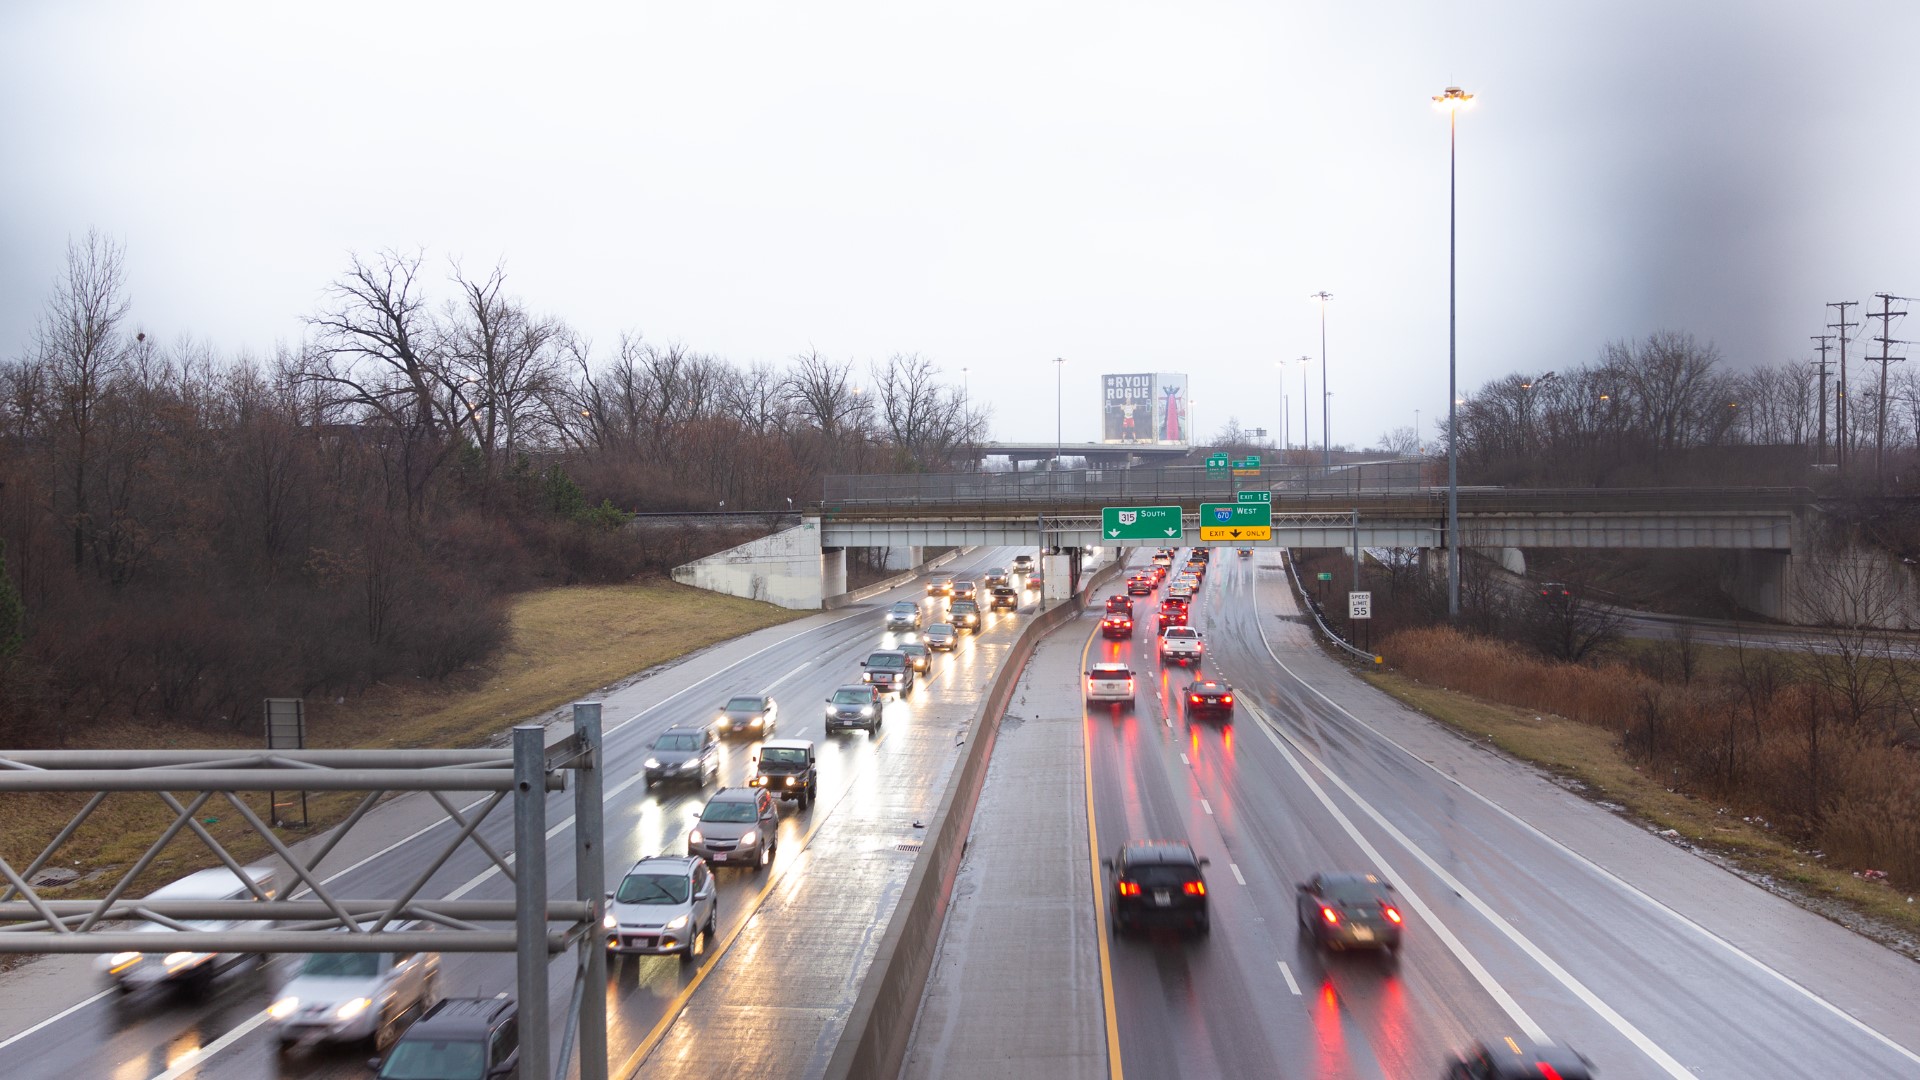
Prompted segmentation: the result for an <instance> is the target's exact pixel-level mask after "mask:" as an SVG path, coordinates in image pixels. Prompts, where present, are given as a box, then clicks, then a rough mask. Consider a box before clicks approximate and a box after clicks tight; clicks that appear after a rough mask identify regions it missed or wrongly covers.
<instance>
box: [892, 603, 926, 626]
mask: <svg viewBox="0 0 1920 1080" xmlns="http://www.w3.org/2000/svg"><path fill="white" fill-rule="evenodd" d="M887 629H888V630H918V629H920V605H919V604H916V603H914V602H913V601H911V600H902V601H900V602H899V603H897V604H895V605H893V606H892V607H890V608H888V609H887Z"/></svg>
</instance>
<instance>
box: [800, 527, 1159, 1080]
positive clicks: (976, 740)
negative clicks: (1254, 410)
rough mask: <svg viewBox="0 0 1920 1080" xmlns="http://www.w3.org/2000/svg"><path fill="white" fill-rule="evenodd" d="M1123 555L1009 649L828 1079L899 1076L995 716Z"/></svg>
mask: <svg viewBox="0 0 1920 1080" xmlns="http://www.w3.org/2000/svg"><path fill="white" fill-rule="evenodd" d="M1126 554H1127V553H1126V552H1125V551H1122V552H1120V553H1119V557H1118V558H1117V559H1115V560H1114V561H1113V562H1112V563H1109V564H1108V565H1106V566H1104V567H1102V568H1100V569H1099V570H1096V571H1094V572H1093V573H1092V574H1091V575H1089V576H1088V578H1087V579H1086V581H1085V583H1084V584H1083V585H1082V587H1081V590H1080V593H1079V595H1077V596H1076V597H1074V599H1072V600H1070V601H1068V602H1066V603H1063V604H1059V605H1057V606H1055V607H1053V608H1051V609H1049V610H1047V611H1045V612H1043V613H1041V614H1040V615H1039V616H1038V617H1036V618H1035V619H1034V620H1033V621H1032V622H1031V623H1030V624H1029V625H1028V627H1027V630H1026V632H1025V633H1023V634H1021V635H1020V638H1019V640H1017V641H1015V642H1014V644H1013V649H1012V651H1011V652H1010V653H1009V654H1008V656H1007V659H1006V662H1005V663H1003V664H1002V665H1001V666H1000V671H999V674H998V675H997V676H995V678H994V680H993V685H992V686H991V687H990V688H989V689H988V691H987V696H986V700H985V702H984V703H983V704H982V706H981V709H980V712H979V713H977V714H976V715H975V716H974V718H973V720H972V722H971V723H970V724H968V726H967V745H966V751H965V756H964V758H963V759H962V760H961V762H960V767H959V768H957V769H955V770H954V771H953V773H952V775H951V776H950V777H949V779H948V781H947V790H946V791H945V793H944V794H942V795H941V797H940V804H939V808H938V810H936V811H935V813H934V817H933V820H932V821H931V822H930V823H929V824H928V828H927V841H926V845H925V847H923V848H922V849H921V852H920V859H919V861H918V862H917V863H916V864H915V865H914V868H913V872H912V873H911V874H909V875H908V877H907V882H906V885H905V886H904V887H903V888H902V890H901V894H900V901H899V903H898V905H896V906H895V908H894V911H893V918H892V919H891V920H889V922H888V924H887V929H886V933H885V934H883V935H882V936H881V938H880V946H879V948H878V949H877V950H876V951H875V953H874V957H873V964H872V965H871V966H870V967H869V968H868V969H867V978H866V982H865V983H864V984H863V985H862V986H861V988H860V995H859V997H857V998H855V999H854V1003H853V1009H852V1011H851V1012H849V1013H848V1015H847V1026H846V1028H845V1030H843V1031H842V1032H841V1034H840V1041H839V1043H838V1044H837V1045H836V1046H835V1047H834V1051H833V1057H832V1058H830V1059H829V1060H828V1062H827V1070H826V1073H825V1076H826V1078H827V1080H855V1078H858V1080H883V1078H884V1080H891V1078H893V1077H896V1076H898V1075H899V1073H900V1068H901V1065H902V1063H903V1062H904V1061H905V1060H906V1054H907V1046H908V1043H909V1041H910V1040H911V1038H912V1035H913V1021H914V1016H915V1014H916V1013H917V1012H918V1011H919V1009H920V998H921V995H922V993H923V992H924V991H925V990H926V985H927V977H928V975H929V974H930V973H931V972H932V970H933V961H934V956H935V954H936V953H938V951H939V948H940V928H941V924H942V923H943V922H944V921H945V919H946V914H947V905H948V903H949V901H950V900H951V899H952V896H953V882H954V878H955V877H956V876H957V875H958V874H959V872H960V856H961V854H962V853H963V851H964V850H965V847H966V841H967V836H968V834H969V833H970V831H971V829H972V826H973V810H974V806H975V804H976V803H977V802H978V801H979V798H980V789H981V788H982V787H983V786H984V785H985V783H986V778H987V762H988V759H989V758H991V757H992V756H993V744H994V742H995V740H996V739H997V738H998V736H999V731H1000V717H1001V714H1002V713H1004V712H1005V711H1006V707H1007V703H1008V701H1009V700H1010V699H1011V698H1012V696H1013V691H1014V688H1015V687H1016V686H1018V685H1019V682H1020V673H1021V671H1022V670H1024V669H1025V668H1026V665H1027V660H1028V658H1030V657H1031V656H1032V655H1033V650H1034V648H1035V646H1036V645H1037V644H1038V643H1039V641H1040V639H1041V638H1044V637H1045V636H1046V635H1047V634H1049V633H1051V632H1052V631H1053V630H1055V629H1057V628H1059V627H1060V626H1061V625H1063V624H1064V623H1066V622H1067V621H1069V620H1071V619H1073V618H1074V617H1075V616H1077V615H1078V614H1079V613H1080V612H1081V611H1083V610H1084V609H1085V608H1086V605H1087V598H1088V597H1090V596H1092V595H1093V594H1094V592H1096V591H1097V590H1098V589H1099V588H1100V587H1101V586H1102V585H1104V584H1106V583H1107V582H1108V581H1111V580H1112V579H1113V578H1114V577H1115V576H1116V575H1117V574H1118V573H1119V572H1120V569H1121V567H1123V566H1125V565H1126V561H1127V560H1126Z"/></svg>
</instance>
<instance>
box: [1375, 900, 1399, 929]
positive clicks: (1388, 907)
mask: <svg viewBox="0 0 1920 1080" xmlns="http://www.w3.org/2000/svg"><path fill="white" fill-rule="evenodd" d="M1380 910H1381V911H1382V912H1385V913H1386V916H1387V921H1388V922H1390V923H1392V924H1393V925H1395V926H1399V925H1400V909H1399V908H1396V907H1394V906H1393V905H1392V904H1381V905H1380Z"/></svg>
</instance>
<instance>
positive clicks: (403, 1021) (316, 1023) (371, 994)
mask: <svg viewBox="0 0 1920 1080" xmlns="http://www.w3.org/2000/svg"><path fill="white" fill-rule="evenodd" d="M365 925H366V927H367V929H372V928H373V924H372V923H367V924H365ZM393 929H396V930H426V929H429V927H428V926H427V925H426V924H424V923H407V924H404V925H395V926H394V927H393ZM438 1000H440V954H439V953H391V952H341V953H335V952H326V953H312V954H310V955H308V956H306V957H303V958H302V959H301V961H300V969H299V970H298V971H296V972H295V973H294V976H293V978H292V979H290V980H289V981H288V982H287V985H285V986H283V987H281V988H280V993H279V995H278V996H277V997H275V998H274V1002H273V1004H272V1005H271V1006H270V1007H268V1009H267V1025H268V1027H269V1029H270V1030H271V1031H272V1032H273V1035H274V1038H275V1039H276V1040H277V1041H278V1042H279V1043H280V1046H281V1048H282V1049H285V1048H286V1047H289V1046H292V1045H294V1044H296V1043H308V1044H311V1043H317V1042H362V1041H369V1042H372V1043H373V1046H374V1049H375V1050H380V1051H384V1050H385V1049H386V1048H387V1047H389V1046H392V1045H393V1043H394V1041H395V1040H396V1039H398V1038H399V1037H400V1034H401V1033H402V1032H404V1031H405V1030H406V1029H407V1026H408V1025H409V1024H411V1023H412V1022H413V1021H414V1020H416V1019H418V1018H419V1017H420V1016H422V1015H424V1014H425V1013H426V1011H427V1010H428V1009H430V1008H432V1007H433V1003H434V1002H436V1001H438Z"/></svg>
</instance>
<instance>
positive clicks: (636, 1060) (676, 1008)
mask: <svg viewBox="0 0 1920 1080" xmlns="http://www.w3.org/2000/svg"><path fill="white" fill-rule="evenodd" d="M890 730H891V729H889V731H890ZM887 735H888V731H882V732H881V733H880V737H879V738H877V739H874V740H873V745H875V746H878V745H880V744H881V743H883V742H885V741H886V740H887ZM858 778H859V777H858V775H857V774H856V775H855V776H854V777H850V778H849V779H848V783H847V786H846V787H845V788H843V789H842V790H841V795H842V796H843V797H844V796H845V794H846V792H848V791H851V790H852V789H853V781H854V780H857V779H858ZM837 801H838V800H836V802H837ZM831 816H832V811H831V810H829V811H828V812H827V813H825V814H821V815H820V816H819V817H818V818H816V819H815V820H814V822H813V826H812V827H811V828H809V829H808V830H807V834H806V835H805V836H803V837H801V838H800V850H802V851H805V850H806V849H807V847H808V846H809V845H811V844H812V843H813V834H815V833H817V832H819V831H820V826H822V825H825V824H826V823H827V818H828V817H831ZM786 876H787V872H786V871H784V870H783V871H781V872H780V873H778V874H773V873H769V874H768V875H767V883H766V884H765V885H763V886H761V888H760V895H758V896H756V897H754V898H753V903H752V904H751V905H749V906H748V908H747V914H746V917H745V918H743V919H741V920H740V922H739V923H738V924H736V925H735V926H734V928H733V929H732V930H730V931H728V932H727V936H726V940H724V941H722V942H721V943H720V946H719V948H715V949H712V950H711V951H712V955H711V956H709V957H708V958H707V962H706V963H704V964H701V965H700V969H699V970H698V971H696V972H694V973H693V978H692V979H691V980H690V981H688V983H687V985H686V988H685V989H683V990H681V991H680V993H679V994H678V995H676V996H675V997H674V999H673V1004H672V1005H670V1006H669V1007H668V1008H667V1010H666V1012H664V1013H662V1014H661V1016H660V1019H659V1020H657V1021H655V1022H654V1025H653V1030H652V1031H649V1032H647V1037H646V1038H645V1039H642V1040H641V1041H640V1045H639V1046H638V1047H636V1048H635V1049H634V1051H633V1053H632V1054H631V1055H629V1056H628V1057H627V1060H626V1063H625V1064H623V1065H621V1066H620V1068H619V1069H618V1070H617V1071H616V1072H615V1074H614V1075H616V1076H624V1077H628V1078H629V1080H631V1078H632V1077H635V1076H638V1075H639V1074H640V1065H641V1063H642V1062H644V1061H646V1059H647V1055H649V1054H651V1053H653V1051H654V1050H655V1049H656V1048H657V1047H659V1045H660V1040H662V1039H664V1038H666V1035H667V1029H669V1028H671V1027H673V1025H674V1021H676V1020H678V1019H680V1013H681V1010H683V1009H685V1008H686V1007H687V1002H688V1001H689V1000H691V999H692V998H693V992H694V991H695V990H698V989H700V984H701V983H703V982H706V981H707V975H708V973H709V972H711V971H712V970H713V969H714V968H716V967H718V966H719V964H720V961H721V960H722V959H724V958H725V957H726V955H727V950H728V949H731V948H733V943H734V941H735V940H737V939H738V938H739V937H740V934H741V932H742V931H744V930H746V928H747V924H748V923H750V922H752V921H753V917H754V916H755V915H757V914H759V913H760V905H762V904H764V903H766V902H767V896H768V895H769V894H770V893H772V892H773V887H774V886H775V885H778V884H780V882H782V881H784V880H786Z"/></svg>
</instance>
